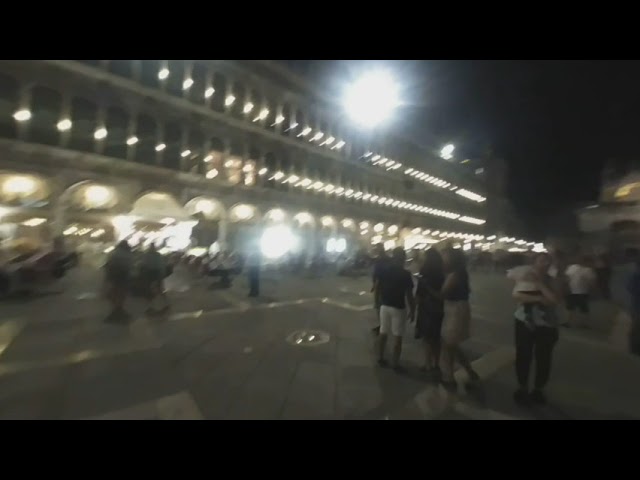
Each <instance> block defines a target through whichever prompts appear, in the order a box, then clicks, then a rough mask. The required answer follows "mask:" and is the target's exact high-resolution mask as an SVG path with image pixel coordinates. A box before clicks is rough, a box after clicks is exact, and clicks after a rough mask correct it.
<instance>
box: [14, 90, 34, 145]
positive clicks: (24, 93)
mask: <svg viewBox="0 0 640 480" xmlns="http://www.w3.org/2000/svg"><path fill="white" fill-rule="evenodd" d="M32 85H33V84H31V83H26V84H25V83H21V84H20V92H19V93H18V110H23V109H24V110H29V111H31V87H32ZM32 114H33V112H32ZM14 122H16V124H17V125H16V133H17V134H18V140H22V141H25V140H26V139H27V135H28V133H29V124H30V123H31V122H30V121H23V122H18V121H16V120H14Z"/></svg>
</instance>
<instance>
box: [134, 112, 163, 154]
mask: <svg viewBox="0 0 640 480" xmlns="http://www.w3.org/2000/svg"><path fill="white" fill-rule="evenodd" d="M136 137H138V143H136V145H135V149H136V150H135V156H134V159H135V161H136V162H139V163H144V164H146V165H155V164H156V145H157V143H158V126H157V125H156V122H155V120H154V119H153V118H152V117H151V116H149V115H144V114H142V115H139V116H138V118H137V123H136Z"/></svg>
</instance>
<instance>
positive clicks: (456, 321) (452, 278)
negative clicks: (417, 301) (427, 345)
mask: <svg viewBox="0 0 640 480" xmlns="http://www.w3.org/2000/svg"><path fill="white" fill-rule="evenodd" d="M444 267H445V271H446V278H445V281H444V285H443V286H442V297H443V298H444V318H443V320H442V346H441V368H442V385H443V386H444V387H445V388H446V389H447V390H450V391H456V390H457V384H456V381H455V378H454V376H453V374H454V365H455V363H456V361H457V362H458V363H459V364H460V366H461V367H462V368H464V370H465V371H466V372H467V375H468V377H469V381H470V382H471V383H470V384H469V386H471V384H473V383H475V382H477V381H478V380H479V379H480V377H479V376H478V374H477V373H476V372H475V371H474V370H473V368H472V367H471V363H470V362H469V359H468V358H467V356H466V355H465V353H464V352H463V351H462V348H461V344H462V342H464V341H465V340H468V339H469V337H470V336H471V307H470V305H469V296H470V295H471V288H470V286H469V273H468V272H467V266H466V259H465V256H464V253H463V252H462V250H460V249H453V248H451V249H448V250H446V251H445V252H444Z"/></svg>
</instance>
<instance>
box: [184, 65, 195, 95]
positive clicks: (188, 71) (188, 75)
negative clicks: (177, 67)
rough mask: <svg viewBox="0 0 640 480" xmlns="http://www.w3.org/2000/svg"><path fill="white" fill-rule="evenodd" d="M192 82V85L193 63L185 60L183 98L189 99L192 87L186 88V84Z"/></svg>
mask: <svg viewBox="0 0 640 480" xmlns="http://www.w3.org/2000/svg"><path fill="white" fill-rule="evenodd" d="M188 80H191V84H193V62H191V61H189V60H185V62H184V77H183V79H182V98H185V99H188V98H189V92H190V91H191V85H189V87H188V88H186V89H185V88H184V87H185V86H186V85H187V84H186V82H187V81H188Z"/></svg>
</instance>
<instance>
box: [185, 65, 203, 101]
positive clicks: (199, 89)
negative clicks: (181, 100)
mask: <svg viewBox="0 0 640 480" xmlns="http://www.w3.org/2000/svg"><path fill="white" fill-rule="evenodd" d="M191 80H193V85H191V87H190V88H189V92H188V93H189V94H188V95H187V96H186V98H188V99H189V100H191V101H192V102H193V103H196V104H198V105H202V104H204V101H205V96H204V94H205V90H206V88H207V67H205V66H204V65H201V64H199V63H194V64H193V68H192V70H191Z"/></svg>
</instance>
